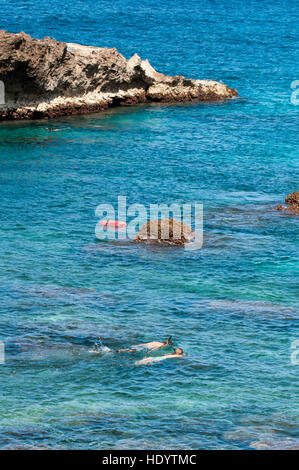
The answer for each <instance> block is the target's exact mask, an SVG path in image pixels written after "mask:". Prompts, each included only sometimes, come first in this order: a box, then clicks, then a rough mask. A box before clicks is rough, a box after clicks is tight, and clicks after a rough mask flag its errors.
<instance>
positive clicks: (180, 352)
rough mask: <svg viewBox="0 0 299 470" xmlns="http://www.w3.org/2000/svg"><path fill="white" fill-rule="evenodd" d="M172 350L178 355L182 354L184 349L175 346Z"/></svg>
mask: <svg viewBox="0 0 299 470" xmlns="http://www.w3.org/2000/svg"><path fill="white" fill-rule="evenodd" d="M174 352H175V354H178V355H179V356H182V355H183V354H184V351H183V350H182V348H176V349H175V350H174Z"/></svg>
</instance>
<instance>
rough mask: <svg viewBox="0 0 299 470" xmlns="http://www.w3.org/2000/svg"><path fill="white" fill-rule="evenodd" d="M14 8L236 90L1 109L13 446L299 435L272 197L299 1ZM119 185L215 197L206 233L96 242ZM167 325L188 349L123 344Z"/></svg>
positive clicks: (15, 17)
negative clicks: (149, 356) (197, 243)
mask: <svg viewBox="0 0 299 470" xmlns="http://www.w3.org/2000/svg"><path fill="white" fill-rule="evenodd" d="M0 6H1V10H2V11H3V12H5V14H4V15H3V16H2V22H1V27H2V28H4V29H7V30H9V31H11V32H18V31H20V30H24V31H26V32H27V33H29V34H31V35H33V36H34V37H44V36H47V35H50V36H52V37H55V38H56V39H58V40H63V41H73V42H79V43H83V44H89V45H96V46H107V47H117V49H118V50H119V51H120V52H122V53H123V54H124V55H125V56H126V57H127V58H129V57H130V56H131V55H132V54H133V53H135V52H138V53H139V54H140V56H141V57H142V58H148V59H149V60H150V62H151V63H152V65H153V66H154V67H155V68H157V69H158V70H159V71H161V72H164V73H167V74H184V75H186V76H190V77H198V78H210V79H216V80H223V81H224V82H225V83H227V84H228V85H229V86H232V87H235V88H237V89H238V91H239V95H240V99H238V100H232V101H230V102H228V103H225V104H205V105H203V104H184V105H177V106H174V105H162V106H159V105H152V106H139V107H134V108H120V109H114V110H111V111H108V112H106V113H102V114H94V115H89V116H83V117H70V118H64V119H59V120H55V121H54V120H53V121H51V122H46V121H36V122H22V123H1V124H0V139H1V140H0V166H1V167H0V182H1V184H0V201H1V203H0V211H1V225H0V234H1V235H0V236H1V244H0V266H1V270H0V289H1V298H0V339H1V340H3V341H4V342H5V349H6V363H5V364H2V365H1V364H0V388H1V396H0V446H1V448H28V447H29V448H59V449H64V448H68V449H70V448H81V449H87V448H89V449H104V448H115V449H122V448H133V449H136V448H152V449H153V448H158V449H161V448H162V449H163V448H164V449H165V448H168V449H171V448H189V449H196V448H197V449H198V448H201V449H216V448H218V449H221V448H224V449H244V448H259V447H263V446H264V447H267V446H268V447H276V448H277V447H283V448H286V447H288V446H293V445H294V444H295V443H296V442H297V443H298V370H299V369H298V367H299V366H298V365H297V366H296V365H292V363H291V352H292V350H291V343H292V341H294V340H296V339H298V329H297V328H298V290H297V278H296V275H298V257H297V253H296V249H297V247H298V245H297V242H296V237H297V233H298V218H296V217H295V216H291V215H286V214H284V213H280V212H277V211H275V210H273V207H274V206H275V205H276V204H278V203H280V202H282V201H283V199H284V197H285V196H286V195H287V194H289V193H291V192H292V191H294V190H296V189H298V186H296V185H297V184H298V158H297V153H296V147H295V146H296V141H297V135H296V133H297V132H298V131H297V129H298V127H297V126H298V117H297V116H298V106H297V107H296V106H294V105H293V104H291V102H290V97H291V92H292V90H291V82H292V80H295V79H297V78H299V77H298V76H297V75H296V72H298V68H297V67H296V65H297V64H296V55H295V45H296V40H297V39H298V20H299V14H298V11H296V10H295V6H296V3H295V2H294V1H290V2H288V3H287V4H286V3H285V2H283V1H271V2H270V1H268V0H267V1H263V2H260V1H252V2H241V1H240V0H234V1H232V2H229V3H224V2H221V1H220V0H216V1H208V2H207V1H201V0H197V1H194V0H191V1H189V2H188V4H186V2H183V1H181V0H177V1H176V2H171V1H166V0H163V1H161V2H159V4H158V3H157V2H153V1H148V2H146V5H144V3H143V2H137V1H131V2H128V1H124V0H118V1H115V2H113V5H111V4H109V3H108V2H104V1H98V2H91V1H90V0H85V1H84V2H83V1H82V2H81V1H76V2H70V1H68V0H67V1H65V2H64V6H62V4H61V2H58V0H57V1H52V2H48V1H45V0H40V1H39V2H35V1H33V0H27V1H26V2H22V3H21V4H20V2H16V1H3V0H2V1H0ZM51 128H53V129H54V130H55V131H56V132H53V131H51V130H50V129H51ZM118 195H126V196H127V199H128V203H129V204H131V203H135V202H137V203H142V204H146V205H148V204H150V203H167V204H170V203H172V202H179V203H188V202H201V203H203V205H204V245H203V248H202V249H201V250H199V251H187V250H184V249H179V248H150V247H144V246H139V245H138V246H137V245H135V244H132V243H129V244H126V243H122V244H121V243H111V242H100V241H97V240H96V238H95V235H94V229H95V225H96V223H97V221H98V219H97V218H96V217H95V214H94V211H95V208H96V207H97V205H98V204H101V203H103V202H108V203H112V204H113V205H116V203H117V196H118ZM168 335H173V339H174V342H175V345H176V346H181V347H182V348H183V349H184V351H185V352H186V354H187V355H186V357H185V358H180V359H173V360H171V361H164V362H160V363H157V364H155V365H152V366H136V365H134V361H136V360H137V359H140V358H142V357H143V354H142V353H137V354H135V355H130V354H116V353H115V349H117V348H119V347H123V346H128V345H130V344H136V343H138V342H144V341H151V340H156V339H157V340H163V339H164V338H165V337H167V336H168ZM99 338H101V340H99Z"/></svg>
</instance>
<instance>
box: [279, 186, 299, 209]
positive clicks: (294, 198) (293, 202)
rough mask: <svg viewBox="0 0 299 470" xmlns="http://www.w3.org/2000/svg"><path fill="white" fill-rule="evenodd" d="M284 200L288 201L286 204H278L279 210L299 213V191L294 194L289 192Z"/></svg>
mask: <svg viewBox="0 0 299 470" xmlns="http://www.w3.org/2000/svg"><path fill="white" fill-rule="evenodd" d="M284 202H285V203H286V206H282V205H281V204H278V206H276V207H275V209H276V210H278V211H288V212H292V213H293V214H298V215H299V191H295V192H293V193H292V194H289V195H288V196H287V197H286V198H285V200H284Z"/></svg>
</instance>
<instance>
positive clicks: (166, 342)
mask: <svg viewBox="0 0 299 470" xmlns="http://www.w3.org/2000/svg"><path fill="white" fill-rule="evenodd" d="M171 338H172V336H169V338H168V339H167V340H166V341H164V344H165V345H167V346H171V345H172V344H173V343H172V340H171Z"/></svg>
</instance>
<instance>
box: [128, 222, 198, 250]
mask: <svg viewBox="0 0 299 470" xmlns="http://www.w3.org/2000/svg"><path fill="white" fill-rule="evenodd" d="M194 237H195V234H194V232H193V230H192V227H190V226H189V225H187V224H184V223H183V222H180V221H178V220H175V219H162V220H149V221H148V222H147V223H145V224H144V225H143V226H142V227H141V229H140V230H139V232H138V233H137V235H136V238H135V241H137V242H143V243H162V244H166V245H185V243H189V242H191V241H193V240H194Z"/></svg>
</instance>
